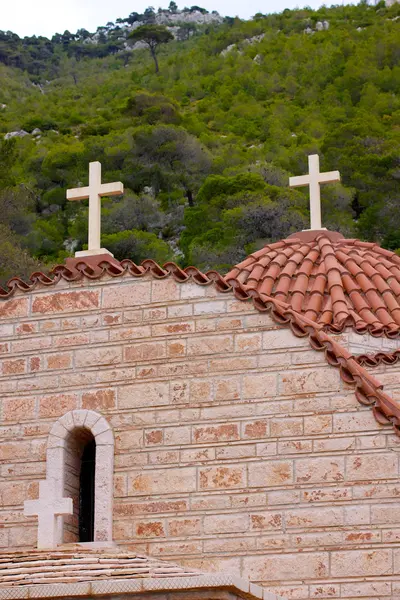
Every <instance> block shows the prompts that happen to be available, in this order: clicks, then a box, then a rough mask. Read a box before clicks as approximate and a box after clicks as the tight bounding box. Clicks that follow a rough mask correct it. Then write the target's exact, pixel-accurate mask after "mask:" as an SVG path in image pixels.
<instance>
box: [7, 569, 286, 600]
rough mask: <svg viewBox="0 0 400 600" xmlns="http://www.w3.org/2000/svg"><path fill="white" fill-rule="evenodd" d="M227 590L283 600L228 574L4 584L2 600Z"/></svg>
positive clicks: (254, 598)
mask: <svg viewBox="0 0 400 600" xmlns="http://www.w3.org/2000/svg"><path fill="white" fill-rule="evenodd" d="M211 589H213V590H216V589H221V590H226V591H230V592H232V593H234V594H235V595H237V596H239V597H240V598H244V599H245V600H280V598H279V596H276V595H275V594H273V593H271V592H268V591H267V590H264V588H262V587H260V586H258V585H254V584H252V583H250V582H249V581H247V580H246V579H242V578H241V577H237V576H232V575H227V574H223V573H221V574H215V575H214V574H209V575H208V574H207V575H201V574H199V575H194V576H193V575H192V576H187V577H185V576H181V577H160V578H151V579H147V578H143V579H137V578H136V579H114V580H111V581H110V580H98V581H86V582H85V581H81V582H79V581H76V582H71V583H50V584H36V585H16V586H12V587H11V586H10V587H0V600H23V599H27V600H28V599H33V598H67V597H68V598H72V597H75V598H76V597H93V596H104V595H107V596H114V595H118V596H121V594H127V595H133V594H142V595H143V593H145V594H150V593H152V592H157V593H158V592H164V593H165V592H174V591H177V592H179V591H186V590H192V591H199V592H201V591H202V590H204V591H209V590H211Z"/></svg>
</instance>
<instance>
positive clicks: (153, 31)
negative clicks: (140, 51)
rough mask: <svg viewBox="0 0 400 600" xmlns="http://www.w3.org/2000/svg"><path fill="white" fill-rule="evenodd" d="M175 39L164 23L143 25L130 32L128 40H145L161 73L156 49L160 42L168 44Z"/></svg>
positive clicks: (157, 70) (133, 41) (134, 41)
mask: <svg viewBox="0 0 400 600" xmlns="http://www.w3.org/2000/svg"><path fill="white" fill-rule="evenodd" d="M173 39H174V36H173V35H172V33H171V32H170V31H168V29H167V28H166V27H164V26H163V25H141V26H140V27H138V28H137V29H135V30H134V31H132V33H130V34H129V37H128V40H129V42H130V43H132V44H135V43H136V42H144V43H145V44H147V46H148V47H149V50H150V54H151V56H152V58H153V60H154V66H155V69H156V73H159V71H160V68H159V65H158V60H157V54H156V50H157V47H158V46H159V45H160V44H167V43H168V42H170V41H171V40H173Z"/></svg>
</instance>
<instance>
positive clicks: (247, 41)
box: [221, 33, 265, 56]
mask: <svg viewBox="0 0 400 600" xmlns="http://www.w3.org/2000/svg"><path fill="white" fill-rule="evenodd" d="M264 38H265V33H261V34H260V35H255V36H253V37H251V38H247V39H245V40H242V41H241V42H239V43H238V44H230V45H229V46H227V47H226V48H225V49H224V50H222V52H221V56H226V55H227V54H229V52H232V50H236V49H237V50H239V52H240V50H241V49H242V48H244V47H246V46H249V45H252V44H258V43H259V42H261V41H262V40H263V39H264Z"/></svg>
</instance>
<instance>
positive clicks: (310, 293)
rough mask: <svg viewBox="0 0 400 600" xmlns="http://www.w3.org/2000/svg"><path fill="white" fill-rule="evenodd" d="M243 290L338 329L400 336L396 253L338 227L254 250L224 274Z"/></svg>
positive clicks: (399, 261)
mask: <svg viewBox="0 0 400 600" xmlns="http://www.w3.org/2000/svg"><path fill="white" fill-rule="evenodd" d="M224 279H225V281H226V282H227V283H228V284H230V285H231V286H232V287H240V288H241V292H242V294H248V295H249V296H252V295H254V294H255V293H258V294H260V296H261V297H263V296H271V297H273V298H276V299H277V300H279V301H280V302H284V303H285V304H287V305H289V306H290V307H291V308H293V309H294V310H296V311H297V312H299V313H300V314H302V315H304V316H305V317H307V318H308V319H311V320H312V321H314V322H315V323H317V324H320V325H323V326H324V329H325V330H326V331H329V332H331V333H340V332H341V331H343V329H344V328H345V327H352V328H353V329H355V330H356V331H357V332H358V333H366V332H369V333H371V334H372V335H374V336H382V335H387V336H388V337H391V338H392V337H398V336H400V257H399V256H397V255H396V254H394V252H391V251H390V250H384V249H383V248H380V246H378V245H377V244H374V243H371V242H362V241H360V240H356V239H349V240H347V239H345V238H344V237H343V236H341V235H340V234H338V233H335V232H331V231H326V230H321V231H304V232H300V233H296V234H293V235H292V236H290V237H289V238H287V239H286V240H282V241H281V242H278V243H277V244H269V245H267V246H265V247H264V248H263V249H262V250H258V251H257V252H254V253H253V254H251V255H250V256H248V257H247V258H246V260H244V261H242V262H241V263H239V264H238V265H236V266H235V267H233V269H232V270H231V271H230V272H229V273H228V274H227V275H226V276H225V278H224Z"/></svg>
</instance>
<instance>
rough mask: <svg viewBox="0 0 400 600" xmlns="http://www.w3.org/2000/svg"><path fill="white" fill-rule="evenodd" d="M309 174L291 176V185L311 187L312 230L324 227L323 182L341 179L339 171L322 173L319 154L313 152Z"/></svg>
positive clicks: (309, 159)
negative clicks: (322, 212)
mask: <svg viewBox="0 0 400 600" xmlns="http://www.w3.org/2000/svg"><path fill="white" fill-rule="evenodd" d="M308 170H309V174H308V175H301V176H300V177H290V179H289V186H290V187H306V186H309V187H310V215H311V230H318V229H322V220H321V188H320V184H321V183H334V182H335V181H340V173H339V171H331V172H330V173H320V170H319V156H318V154H311V155H309V157H308Z"/></svg>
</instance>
